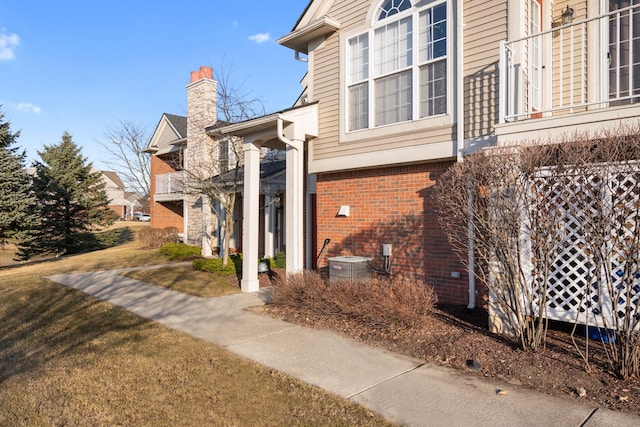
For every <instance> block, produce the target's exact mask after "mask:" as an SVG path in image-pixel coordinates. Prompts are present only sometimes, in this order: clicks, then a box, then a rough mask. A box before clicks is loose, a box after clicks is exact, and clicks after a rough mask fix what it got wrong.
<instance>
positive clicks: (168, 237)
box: [138, 227, 180, 248]
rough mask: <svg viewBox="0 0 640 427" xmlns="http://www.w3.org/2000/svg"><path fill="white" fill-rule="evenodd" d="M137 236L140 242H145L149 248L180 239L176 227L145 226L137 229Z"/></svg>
mask: <svg viewBox="0 0 640 427" xmlns="http://www.w3.org/2000/svg"><path fill="white" fill-rule="evenodd" d="M138 238H139V239H140V241H141V242H142V243H146V244H147V245H149V247H151V248H159V247H160V246H162V245H166V244H167V243H178V242H179V241H180V236H179V235H178V229H177V228H176V227H165V228H152V227H145V228H143V229H141V230H140V231H138Z"/></svg>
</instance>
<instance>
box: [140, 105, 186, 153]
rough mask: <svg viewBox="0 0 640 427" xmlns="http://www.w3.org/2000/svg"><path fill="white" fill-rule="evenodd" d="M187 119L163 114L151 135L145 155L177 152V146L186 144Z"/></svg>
mask: <svg viewBox="0 0 640 427" xmlns="http://www.w3.org/2000/svg"><path fill="white" fill-rule="evenodd" d="M186 140H187V118H186V117H184V116H176V115H174V114H168V113H163V114H162V117H160V121H159V122H158V125H157V126H156V129H155V130H154V131H153V134H152V135H151V139H150V140H149V144H148V145H147V148H145V149H144V150H143V151H144V152H145V153H153V154H164V153H169V152H172V151H177V150H179V148H178V147H177V146H178V145H181V144H184V143H186Z"/></svg>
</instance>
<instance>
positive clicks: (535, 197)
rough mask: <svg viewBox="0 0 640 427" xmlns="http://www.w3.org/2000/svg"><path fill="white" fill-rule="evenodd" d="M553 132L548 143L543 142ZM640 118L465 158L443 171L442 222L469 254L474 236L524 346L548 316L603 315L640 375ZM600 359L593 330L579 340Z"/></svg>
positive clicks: (620, 354)
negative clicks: (587, 132) (596, 132)
mask: <svg viewBox="0 0 640 427" xmlns="http://www.w3.org/2000/svg"><path fill="white" fill-rule="evenodd" d="M543 142H546V144H544V143H543ZM639 159H640V126H638V125H636V126H633V127H626V128H622V127H621V128H618V129H615V130H613V131H611V130H610V131H607V132H603V133H602V134H601V135H600V136H598V137H596V138H594V137H593V136H588V135H577V134H576V135H573V136H572V137H567V138H565V139H563V140H561V141H558V142H556V143H553V144H551V143H549V141H536V142H535V143H530V144H524V145H521V146H518V147H503V148H497V149H491V150H489V151H487V152H483V153H479V154H476V155H472V156H469V157H467V158H465V161H464V162H463V163H459V164H456V165H454V166H453V167H452V168H451V169H450V170H449V171H448V172H447V173H445V174H444V175H443V176H442V177H441V178H440V180H439V182H438V185H437V187H436V189H437V196H436V199H437V203H438V205H439V212H440V218H441V223H442V225H443V227H444V229H445V230H446V232H447V235H448V237H449V240H450V242H451V243H452V245H453V246H454V247H455V249H456V250H457V251H458V253H459V255H460V258H461V260H462V261H463V262H467V259H468V258H467V256H468V250H469V242H471V243H472V245H473V251H474V257H475V261H476V268H475V274H476V275H477V277H478V278H479V279H480V280H481V281H482V282H483V283H485V284H486V285H487V286H488V288H489V290H490V294H491V299H492V301H493V303H494V304H495V305H496V307H498V309H499V311H501V312H502V313H501V314H502V315H503V316H504V319H502V320H503V321H504V322H506V324H507V329H508V331H507V332H511V333H512V335H513V336H514V338H515V339H516V341H517V342H518V344H519V345H520V346H521V347H522V348H523V349H534V350H535V349H537V348H539V347H540V346H541V345H543V344H544V340H545V332H546V321H547V319H548V318H550V317H551V318H554V319H557V320H563V321H567V322H573V323H574V324H575V325H576V328H574V333H575V332H576V331H578V330H584V328H577V325H578V324H582V325H585V327H586V328H588V327H589V326H590V325H593V326H596V327H597V328H599V329H600V330H602V331H604V334H605V335H607V337H608V339H607V340H605V341H607V342H605V343H604V351H605V353H606V357H607V359H608V360H609V363H610V366H611V368H612V370H613V371H615V372H616V373H617V374H618V375H619V376H621V377H623V378H628V377H629V376H631V375H638V373H640V372H639V364H638V361H639V357H638V350H639V345H640V337H639V332H640V304H639V303H640V265H639V263H640V260H639V257H640V164H639ZM578 341H579V342H585V341H583V340H575V339H574V343H575V345H576V350H577V351H578V352H579V353H580V354H581V355H582V357H583V359H584V361H585V364H586V366H587V369H588V368H589V340H586V344H584V348H579V345H578V344H577V343H578Z"/></svg>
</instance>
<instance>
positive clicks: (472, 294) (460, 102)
mask: <svg viewBox="0 0 640 427" xmlns="http://www.w3.org/2000/svg"><path fill="white" fill-rule="evenodd" d="M463 2H464V0H458V1H457V2H455V5H456V6H455V7H456V23H457V25H456V68H457V73H456V95H457V100H456V125H457V135H456V136H457V149H458V150H457V153H456V154H457V160H458V162H459V163H461V162H463V161H464V156H463V155H464V149H465V146H464V72H463V70H464V19H463V16H464V13H463ZM471 196H472V191H471V189H469V220H468V225H469V232H468V234H469V243H468V246H469V253H468V257H469V258H468V267H469V305H468V306H467V308H468V309H473V308H475V307H476V277H475V257H474V254H473V253H474V247H473V238H474V236H473V233H474V230H473V223H472V222H471V218H472V209H473V203H472V200H471Z"/></svg>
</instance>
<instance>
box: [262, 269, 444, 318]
mask: <svg viewBox="0 0 640 427" xmlns="http://www.w3.org/2000/svg"><path fill="white" fill-rule="evenodd" d="M271 303H272V304H274V305H281V306H288V307H293V308H296V309H298V310H301V311H304V312H306V313H310V314H319V315H330V316H335V317H338V318H345V319H346V318H349V319H356V320H357V321H359V322H362V323H365V324H367V325H368V326H371V327H373V328H376V329H384V330H393V329H403V328H411V327H416V326H418V325H420V324H421V323H422V322H423V321H424V319H425V317H426V316H428V315H429V314H430V313H431V312H432V310H433V309H434V307H435V304H436V303H437V297H436V294H435V292H434V290H433V288H432V287H431V286H428V285H426V284H424V283H420V282H416V281H407V280H402V281H400V280H396V281H394V280H383V279H371V280H367V281H347V280H345V281H331V282H330V281H327V280H326V279H323V278H322V277H321V276H320V275H318V274H316V273H313V272H310V271H304V272H300V273H297V274H293V275H290V276H288V277H287V280H286V281H281V282H279V283H276V284H275V285H274V286H273V289H272V293H271Z"/></svg>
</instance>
